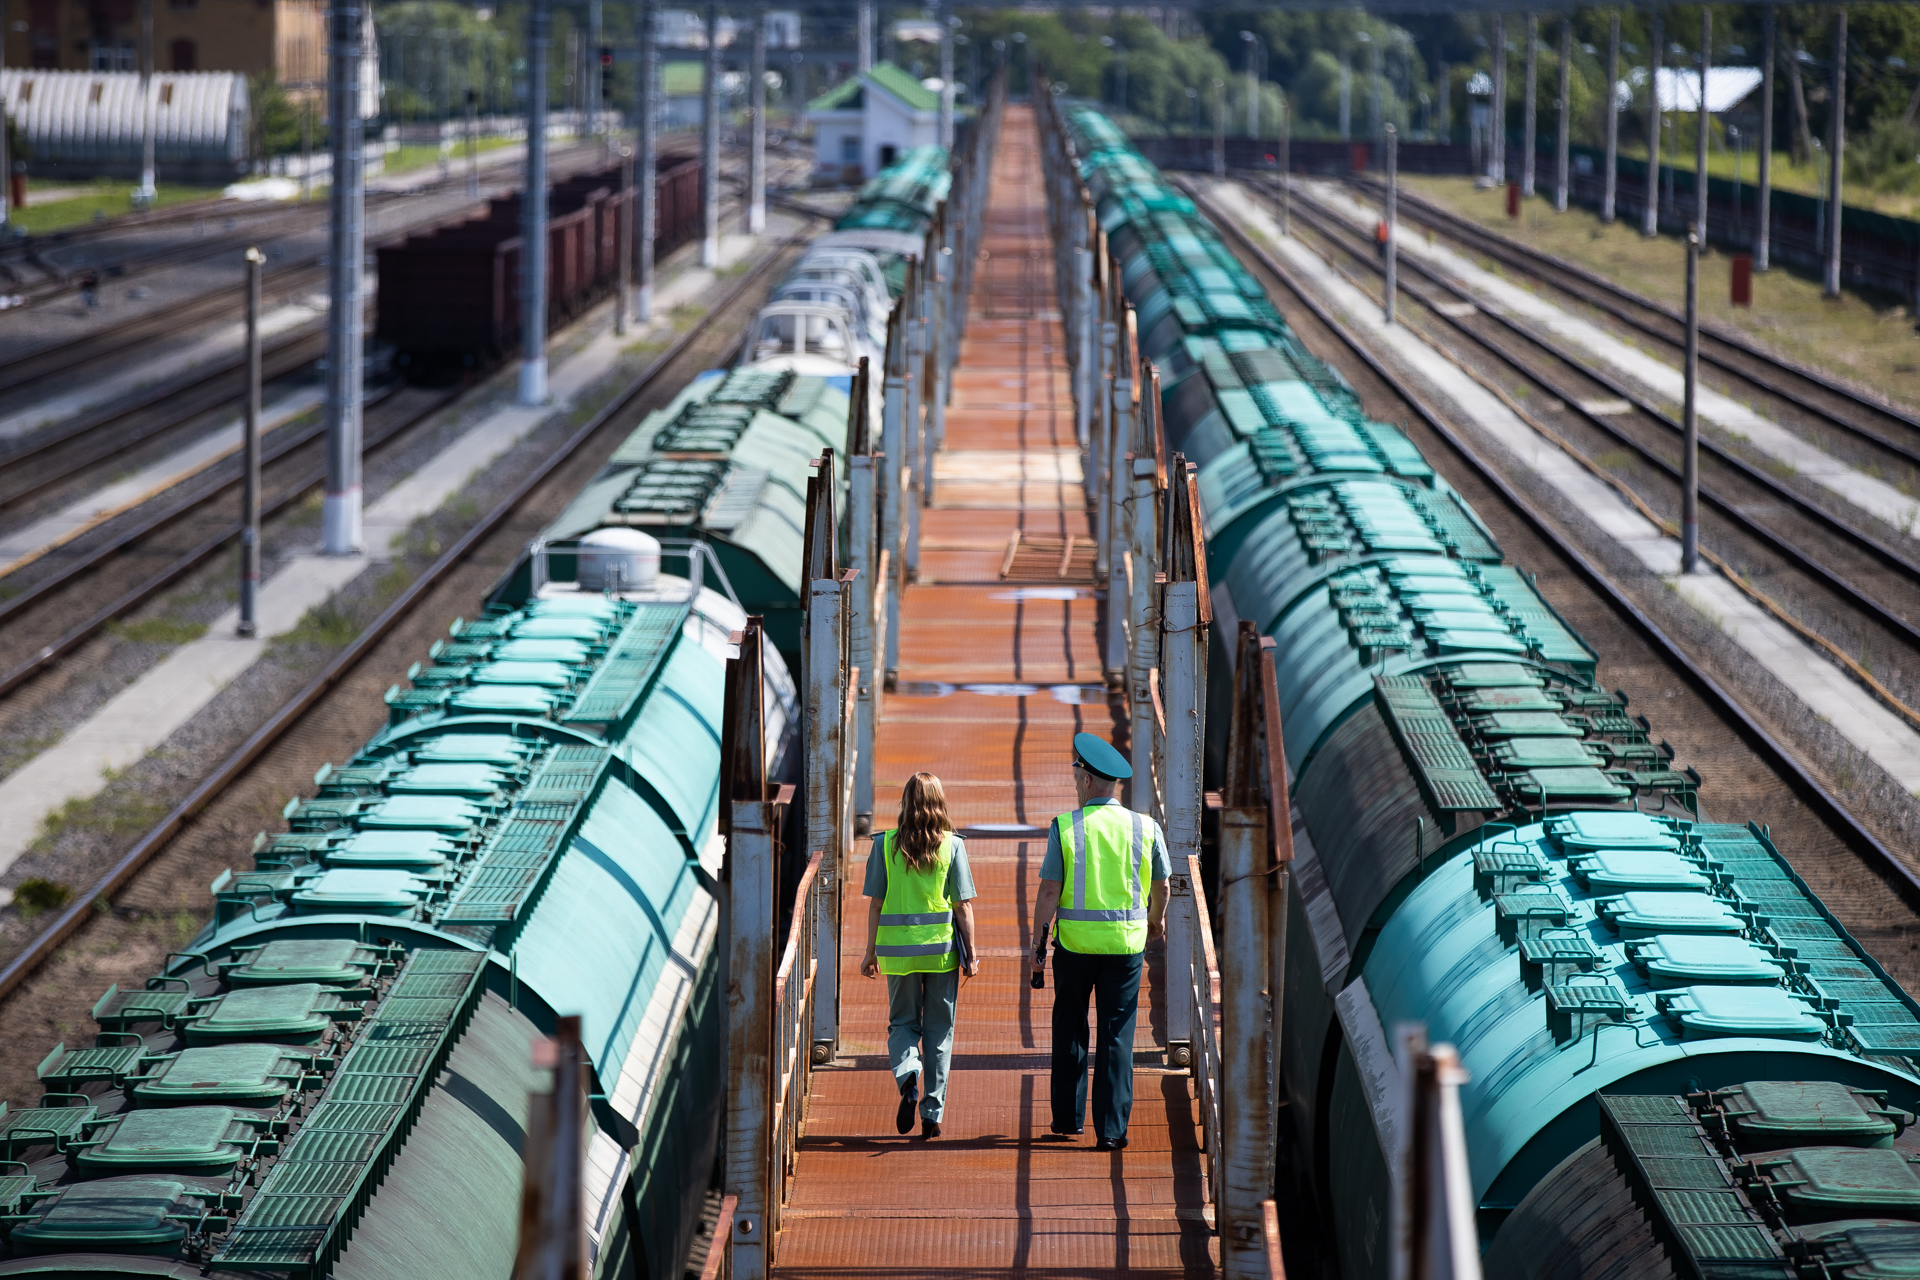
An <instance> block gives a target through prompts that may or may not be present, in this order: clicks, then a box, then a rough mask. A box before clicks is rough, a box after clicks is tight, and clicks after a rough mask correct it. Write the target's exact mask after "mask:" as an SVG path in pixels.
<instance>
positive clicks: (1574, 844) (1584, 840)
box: [1547, 812, 1680, 853]
mask: <svg viewBox="0 0 1920 1280" xmlns="http://www.w3.org/2000/svg"><path fill="white" fill-rule="evenodd" d="M1547 834H1548V835H1550V836H1552V837H1553V838H1554V840H1555V842H1556V843H1558V844H1559V845H1560V846H1561V847H1562V848H1564V849H1566V850H1567V851H1568V852H1569V853H1571V852H1572V851H1574V850H1576V849H1678V848H1679V847H1680V840H1679V837H1678V836H1677V835H1676V834H1675V831H1674V828H1673V827H1671V826H1669V825H1668V824H1666V823H1664V822H1662V821H1660V820H1659V819H1657V818H1654V817H1652V816H1650V815H1648V814H1644V813H1605V812H1595V813H1569V814H1564V815H1560V816H1557V817H1554V818H1552V819H1550V820H1549V821H1548V823H1547Z"/></svg>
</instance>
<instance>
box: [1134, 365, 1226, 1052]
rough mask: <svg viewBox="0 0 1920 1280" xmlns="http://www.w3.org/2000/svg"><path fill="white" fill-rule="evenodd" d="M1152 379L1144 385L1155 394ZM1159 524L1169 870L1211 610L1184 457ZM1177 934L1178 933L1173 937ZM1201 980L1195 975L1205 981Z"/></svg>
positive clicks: (1181, 1025) (1192, 809)
mask: <svg viewBox="0 0 1920 1280" xmlns="http://www.w3.org/2000/svg"><path fill="white" fill-rule="evenodd" d="M1158 383H1159V379H1158V376H1157V374H1156V375H1153V376H1150V377H1149V379H1148V385H1149V386H1150V387H1152V388H1153V389H1154V392H1155V395H1156V396H1157V394H1158ZM1167 470H1168V477H1167V490H1166V512H1167V515H1166V520H1165V526H1166V528H1165V536H1164V539H1163V545H1164V546H1165V548H1166V550H1165V552H1164V553H1163V555H1162V561H1163V563H1164V565H1165V572H1166V575H1167V585H1166V590H1165V593H1164V595H1163V596H1162V603H1161V606H1160V649H1161V654H1162V661H1163V663H1164V666H1163V667H1162V669H1161V677H1160V689H1161V697H1162V700H1163V702H1164V704H1165V708H1166V717H1167V729H1166V735H1167V736H1166V743H1165V745H1164V748H1163V750H1162V753H1161V762H1162V768H1163V770H1164V773H1165V776H1166V831H1167V843H1168V846H1169V852H1170V853H1171V855H1172V857H1173V865H1174V866H1175V867H1178V868H1185V867H1186V866H1187V863H1188V860H1189V859H1197V858H1198V857H1199V856H1200V822H1201V814H1202V812H1203V810H1204V808H1205V795H1204V793H1203V788H1204V786H1205V782H1204V779H1203V770H1204V767H1205V754H1206V738H1207V720H1206V716H1207V630H1208V627H1209V625H1210V624H1211V623H1212V620H1213V610H1212V605H1211V602H1210V601H1209V599H1208V595H1207V581H1206V578H1207V562H1206V554H1205V547H1206V543H1205V541H1204V540H1203V538H1202V536H1201V531H1200V524H1199V516H1200V503H1199V490H1198V483H1199V482H1198V480H1197V478H1196V476H1197V472H1196V471H1195V469H1194V468H1192V467H1189V466H1188V464H1187V460H1186V457H1185V455H1183V454H1178V453H1176V454H1174V455H1173V458H1172V460H1171V461H1170V463H1169V464H1168V468H1167ZM1187 893H1188V901H1187V903H1186V904H1185V909H1184V910H1183V911H1182V912H1180V913H1178V914H1177V915H1176V914H1175V913H1173V912H1171V911H1170V912H1169V913H1168V917H1167V920H1168V924H1167V964H1168V966H1169V967H1170V968H1177V969H1178V970H1179V972H1177V973H1170V974H1169V975H1168V985H1169V987H1170V988H1171V989H1172V990H1173V991H1174V992H1175V993H1176V997H1175V998H1174V999H1173V1000H1171V1001H1169V1003H1168V1005H1167V1044H1168V1048H1169V1051H1170V1053H1171V1055H1172V1059H1173V1063H1174V1065H1175V1066H1181V1067H1184V1066H1191V1065H1192V1064H1193V1038H1194V1028H1195V1019H1196V1017H1197V1012H1196V1007H1195V1002H1194V1001H1193V1000H1192V999H1191V998H1190V996H1189V995H1188V993H1189V992H1190V991H1191V989H1192V984H1193V981H1194V975H1193V973H1192V968H1193V965H1194V942H1193V939H1192V938H1191V937H1190V936H1185V934H1184V931H1188V930H1191V929H1192V928H1193V906H1192V902H1191V894H1192V890H1191V889H1190V888H1189V889H1188V891H1187ZM1177 931H1178V934H1177ZM1204 978H1205V975H1202V979H1203V980H1204Z"/></svg>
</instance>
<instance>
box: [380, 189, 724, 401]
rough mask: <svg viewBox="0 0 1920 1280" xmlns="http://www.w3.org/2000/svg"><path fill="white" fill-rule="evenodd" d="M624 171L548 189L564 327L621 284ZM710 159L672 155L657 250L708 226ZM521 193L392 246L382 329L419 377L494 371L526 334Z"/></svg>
mask: <svg viewBox="0 0 1920 1280" xmlns="http://www.w3.org/2000/svg"><path fill="white" fill-rule="evenodd" d="M620 183H621V173H620V170H619V169H618V168H611V169H600V170H594V171H592V172H589V173H584V174H577V175H575V176H573V177H571V178H567V179H563V180H562V181H559V182H556V183H555V184H554V185H553V187H552V188H551V190H550V191H549V193H548V212H549V216H550V219H551V221H550V222H549V224H548V272H547V318H548V321H549V323H551V324H560V323H563V322H564V321H566V320H568V319H570V318H571V317H573V316H575V315H578V314H579V313H580V311H581V310H583V309H584V308H585V307H587V306H588V305H590V304H591V303H592V302H593V301H594V300H595V299H596V298H598V297H600V296H601V295H603V294H604V293H605V292H606V291H607V290H608V289H610V288H612V287H613V285H614V283H615V281H616V280H617V279H618V276H619V261H618V258H617V257H616V253H617V249H618V245H619V219H620V218H621V217H623V216H626V215H625V214H624V213H623V212H622V210H623V209H624V208H625V207H626V206H627V204H628V203H629V199H628V197H627V196H626V195H624V194H623V193H622V191H621V189H620ZM699 183H700V162H699V160H698V159H697V158H692V157H668V158H665V159H663V160H662V162H661V165H660V173H659V178H658V181H657V184H656V191H657V192H658V196H657V199H658V201H659V206H658V220H657V223H656V226H657V230H658V234H657V235H656V237H655V241H654V246H655V248H654V251H655V253H656V254H661V255H664V254H666V253H667V252H669V251H671V250H672V249H674V248H675V247H677V246H678V245H680V244H683V243H685V242H686V241H687V240H688V239H689V238H691V237H692V236H693V235H694V233H695V231H696V230H697V228H698V225H699V200H698V194H699ZM520 248H521V236H520V197H519V195H518V194H517V193H516V194H514V195H511V196H505V197H501V198H498V199H495V200H493V201H490V202H489V204H488V208H487V211H486V213H484V214H482V215H480V216H478V217H475V218H470V219H468V220H467V221H465V222H461V223H455V224H453V225H451V226H447V227H442V228H439V229H437V230H435V231H432V232H429V233H427V234H424V235H418V236H410V237H408V239H407V240H405V241H404V242H402V243H400V244H397V245H390V246H387V247H385V248H382V249H381V250H380V251H379V254H378V261H379V270H380V291H379V296H378V299H377V307H378V315H377V319H376V321H375V326H374V331H375V336H376V337H377V338H379V339H380V340H382V341H384V342H390V343H392V344H393V347H394V350H395V355H396V358H397V359H398V360H399V361H400V362H401V363H402V364H403V365H404V366H405V367H406V368H407V370H408V372H409V374H410V376H414V377H422V378H433V377H439V376H444V375H445V374H446V373H448V372H449V371H464V370H473V369H477V368H486V367H488V366H490V365H492V364H493V363H495V362H496V361H498V360H501V359H503V358H504V357H506V356H507V355H509V354H510V353H512V352H513V351H514V350H515V349H516V347H517V346H518V344H519V341H520V321H521V301H520Z"/></svg>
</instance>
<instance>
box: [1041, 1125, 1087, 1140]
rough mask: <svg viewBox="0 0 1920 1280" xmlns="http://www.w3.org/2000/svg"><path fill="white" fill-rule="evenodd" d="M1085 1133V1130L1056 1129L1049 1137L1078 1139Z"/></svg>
mask: <svg viewBox="0 0 1920 1280" xmlns="http://www.w3.org/2000/svg"><path fill="white" fill-rule="evenodd" d="M1085 1132H1086V1130H1084V1129H1061V1128H1057V1127H1055V1128H1053V1129H1052V1132H1051V1133H1049V1134H1048V1136H1049V1137H1053V1138H1077V1137H1079V1136H1080V1135H1081V1134H1082V1133H1085Z"/></svg>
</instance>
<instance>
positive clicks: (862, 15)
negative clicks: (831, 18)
mask: <svg viewBox="0 0 1920 1280" xmlns="http://www.w3.org/2000/svg"><path fill="white" fill-rule="evenodd" d="M856 13H857V17H856V19H855V26H856V28H857V31H856V34H855V37H854V39H855V40H856V41H857V42H858V44H859V46H860V47H859V48H857V49H855V50H854V54H853V69H854V71H855V72H856V73H857V74H859V75H865V74H867V72H869V71H871V70H873V5H872V4H871V3H862V4H860V5H859V6H857V9H856Z"/></svg>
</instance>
